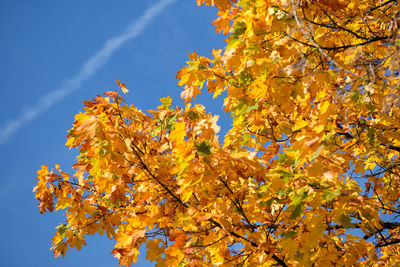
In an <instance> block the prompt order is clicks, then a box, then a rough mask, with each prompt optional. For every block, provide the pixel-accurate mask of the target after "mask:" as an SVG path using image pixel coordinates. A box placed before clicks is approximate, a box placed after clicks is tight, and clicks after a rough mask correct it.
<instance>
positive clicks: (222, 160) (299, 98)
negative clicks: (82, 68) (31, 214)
mask: <svg viewBox="0 0 400 267" xmlns="http://www.w3.org/2000/svg"><path fill="white" fill-rule="evenodd" d="M197 3H198V4H199V5H200V4H207V5H215V6H216V7H217V8H218V9H219V12H218V18H217V19H216V20H215V21H214V25H215V26H216V30H217V31H218V32H222V33H223V34H225V35H227V39H226V41H227V46H226V48H225V49H224V50H214V51H213V52H212V56H213V58H205V57H199V56H198V55H197V54H196V53H195V52H194V53H193V54H191V55H189V59H190V61H189V62H188V66H186V67H183V68H182V69H181V70H180V71H179V72H178V75H177V78H179V80H180V81H179V85H180V86H183V87H184V90H183V92H182V98H183V99H184V100H185V107H184V108H178V107H176V108H172V107H171V102H172V100H171V99H170V98H169V97H167V98H162V99H161V102H162V105H160V106H159V107H158V109H157V110H153V111H149V112H148V115H146V114H145V113H143V112H142V111H140V110H138V109H137V108H135V107H134V106H127V105H125V104H123V99H122V97H121V96H119V95H118V94H117V93H116V92H106V95H107V96H106V97H101V96H97V97H96V98H95V99H94V100H92V101H86V102H84V103H85V106H86V107H85V109H84V110H85V112H84V113H79V114H78V115H76V117H75V123H74V125H73V128H72V129H71V130H70V131H69V133H68V141H67V144H66V145H67V146H69V147H76V148H79V152H80V153H79V156H78V158H77V162H76V163H75V164H74V166H73V167H74V168H75V169H76V172H75V174H74V175H72V176H70V175H68V174H66V173H64V172H62V171H61V170H60V168H59V166H56V171H49V170H48V168H47V167H46V166H42V169H41V170H40V171H38V179H39V181H38V185H37V186H36V187H35V189H34V191H36V197H37V198H38V200H39V207H40V211H41V212H42V213H43V212H45V211H47V210H48V211H52V210H53V209H54V208H55V209H56V210H57V209H63V210H64V211H65V216H66V218H67V221H66V224H62V225H60V226H59V228H58V231H57V232H56V235H55V236H54V239H53V244H54V245H53V250H54V253H55V255H56V256H58V255H64V253H65V252H66V251H67V249H68V248H72V247H76V248H78V249H80V247H81V245H82V244H85V241H84V238H85V236H87V235H92V234H94V233H100V234H103V233H106V235H107V237H109V238H111V239H114V240H115V241H116V244H115V247H114V249H113V251H112V253H113V254H114V255H115V256H116V257H117V258H118V260H119V263H120V264H121V265H130V264H132V263H133V262H134V261H135V260H136V259H137V255H138V253H139V252H138V250H139V247H140V246H142V245H144V244H145V246H146V248H147V249H148V250H147V255H146V257H147V258H148V259H149V260H150V261H156V262H157V264H158V265H159V266H163V265H168V266H177V265H179V264H181V265H185V264H189V265H193V266H197V265H199V266H203V265H210V266H213V265H216V264H218V265H220V264H224V265H235V264H239V265H249V266H258V265H265V266H269V265H273V264H277V265H280V266H292V265H294V266H295V265H299V266H311V265H312V264H317V265H321V266H331V265H341V266H342V265H343V266H344V265H345V266H353V265H354V266H355V265H359V264H365V265H374V264H378V265H393V264H395V263H399V262H400V221H399V219H398V217H399V215H400V205H399V196H400V159H399V153H400V94H399V88H400V87H399V79H400V77H399V60H400V55H399V51H400V32H399V27H400V10H399V6H398V4H397V1H395V0H386V1H383V0H377V1H371V0H362V1H360V0H350V1H342V0H275V1H270V0H239V1H235V0H197ZM118 83H119V82H118ZM119 85H120V87H121V88H122V89H123V90H124V91H126V87H125V85H124V84H121V83H119ZM204 85H205V87H206V89H207V91H208V92H209V93H213V94H214V96H218V95H219V94H221V93H222V92H226V97H225V100H224V110H225V112H229V113H230V114H231V116H232V119H233V123H232V127H231V128H230V129H229V132H228V133H227V134H226V136H225V138H224V140H223V142H222V143H220V142H219V141H218V137H217V133H218V131H219V127H218V126H217V119H218V116H212V115H211V114H207V113H206V112H205V108H204V107H203V106H201V105H197V104H195V103H194V102H195V100H196V96H197V95H198V94H200V93H201V89H202V87H203V86H204Z"/></svg>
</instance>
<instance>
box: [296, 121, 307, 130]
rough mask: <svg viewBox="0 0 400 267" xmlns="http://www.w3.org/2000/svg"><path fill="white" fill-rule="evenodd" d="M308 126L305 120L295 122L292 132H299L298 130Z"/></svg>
mask: <svg viewBox="0 0 400 267" xmlns="http://www.w3.org/2000/svg"><path fill="white" fill-rule="evenodd" d="M307 125H308V122H307V121H305V120H298V121H296V123H295V125H294V128H293V129H292V130H293V131H297V130H299V129H301V128H304V127H306V126H307Z"/></svg>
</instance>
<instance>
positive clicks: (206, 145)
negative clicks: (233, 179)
mask: <svg viewBox="0 0 400 267" xmlns="http://www.w3.org/2000/svg"><path fill="white" fill-rule="evenodd" d="M195 146H196V149H197V152H199V154H201V155H203V156H206V155H210V154H211V146H210V141H208V140H206V141H203V142H201V143H200V144H199V145H197V144H195Z"/></svg>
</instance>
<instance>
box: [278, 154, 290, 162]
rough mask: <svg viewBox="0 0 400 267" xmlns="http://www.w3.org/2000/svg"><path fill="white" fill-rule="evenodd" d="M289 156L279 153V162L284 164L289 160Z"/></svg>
mask: <svg viewBox="0 0 400 267" xmlns="http://www.w3.org/2000/svg"><path fill="white" fill-rule="evenodd" d="M287 158H288V157H287V155H286V154H285V153H279V154H278V162H279V163H283V162H285V161H286V160H287Z"/></svg>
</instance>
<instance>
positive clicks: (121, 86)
mask: <svg viewBox="0 0 400 267" xmlns="http://www.w3.org/2000/svg"><path fill="white" fill-rule="evenodd" d="M115 81H116V82H117V84H118V86H119V87H120V88H121V90H122V92H123V93H124V94H126V93H128V92H129V90H128V89H127V88H126V84H124V83H120V82H119V80H118V79H115Z"/></svg>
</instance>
